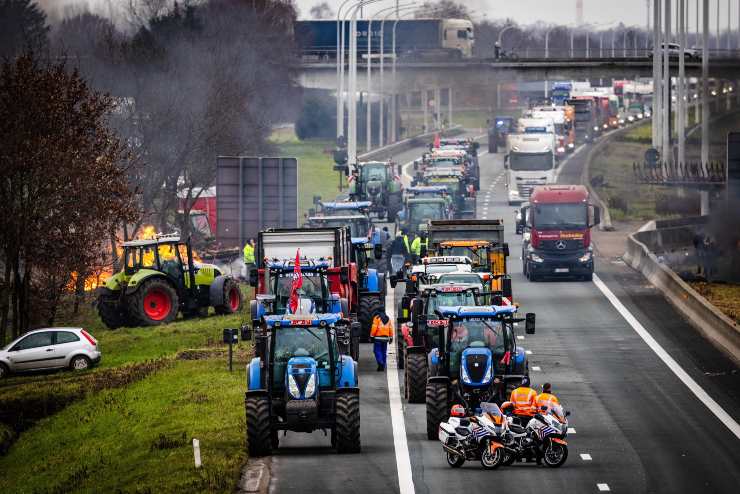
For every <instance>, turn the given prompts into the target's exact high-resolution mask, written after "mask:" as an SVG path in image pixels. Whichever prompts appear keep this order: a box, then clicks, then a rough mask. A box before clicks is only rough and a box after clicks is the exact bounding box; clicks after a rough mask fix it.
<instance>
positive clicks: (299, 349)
mask: <svg viewBox="0 0 740 494" xmlns="http://www.w3.org/2000/svg"><path fill="white" fill-rule="evenodd" d="M332 350H333V351H332V354H333V357H334V358H336V349H332ZM274 351H275V354H274V355H275V357H274V362H275V366H274V370H273V384H274V386H275V387H277V388H282V387H283V386H284V385H285V382H284V379H285V368H286V366H287V364H288V361H289V360H290V359H291V358H293V357H297V356H301V357H311V358H313V359H314V360H316V365H317V366H318V367H319V369H329V367H330V366H329V338H328V335H327V329H326V328H311V327H286V328H278V329H277V330H276V331H275V349H274Z"/></svg>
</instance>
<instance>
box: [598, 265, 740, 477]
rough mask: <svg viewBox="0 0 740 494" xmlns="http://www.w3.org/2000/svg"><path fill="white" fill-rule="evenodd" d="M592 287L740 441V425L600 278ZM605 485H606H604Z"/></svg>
mask: <svg viewBox="0 0 740 494" xmlns="http://www.w3.org/2000/svg"><path fill="white" fill-rule="evenodd" d="M594 285H596V287H597V288H598V289H599V290H601V293H603V294H604V296H605V297H606V298H607V299H608V300H609V302H611V304H612V305H613V306H614V308H615V309H617V311H618V312H619V313H620V314H621V315H622V317H623V318H624V319H625V320H626V321H627V322H628V323H629V325H630V326H632V329H634V330H635V332H636V333H637V334H638V335H639V336H640V338H642V339H643V341H644V342H645V343H646V344H647V346H649V347H650V349H651V350H652V351H653V352H655V354H656V355H657V356H658V357H659V358H660V360H662V361H663V363H664V364H666V365H667V366H668V368H669V369H670V370H671V371H672V372H673V373H674V374H675V375H676V377H678V378H679V379H680V380H681V382H683V383H684V384H685V385H686V387H687V388H689V390H690V391H691V392H692V393H694V395H695V396H696V397H697V398H698V399H699V401H701V402H702V403H703V404H704V406H706V407H707V408H708V409H709V411H710V412H712V413H713V414H714V416H715V417H717V418H718V419H719V421H720V422H722V423H723V424H725V426H726V427H727V428H728V429H730V432H732V433H733V434H735V437H737V438H738V439H740V424H738V423H737V422H736V421H735V419H733V418H732V417H731V416H730V414H729V413H727V412H726V411H725V410H724V409H723V408H722V407H721V406H720V405H719V403H717V402H716V401H714V399H713V398H712V397H711V396H709V394H708V393H707V392H706V391H704V388H702V387H701V386H699V384H697V382H696V381H694V379H693V378H692V377H691V376H689V375H688V373H687V372H686V371H685V370H683V368H682V367H681V366H680V365H679V364H678V362H676V361H675V360H674V359H673V357H671V356H670V355H669V354H668V352H666V351H665V350H664V349H663V347H662V346H660V344H659V343H658V342H657V341H655V338H653V337H652V336H651V335H650V333H648V331H647V330H646V329H645V327H644V326H643V325H642V324H640V322H639V321H638V320H637V319H636V318H635V316H633V315H632V313H631V312H630V311H629V310H627V308H626V307H625V306H624V305H623V304H622V302H620V301H619V299H618V298H617V296H616V295H614V293H613V292H612V291H611V290H610V289H609V287H608V286H606V284H605V283H604V282H603V281H601V278H599V277H598V276H596V274H594ZM605 485H606V484H605Z"/></svg>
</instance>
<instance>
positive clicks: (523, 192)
mask: <svg viewBox="0 0 740 494" xmlns="http://www.w3.org/2000/svg"><path fill="white" fill-rule="evenodd" d="M538 185H545V181H544V180H537V181H535V180H528V181H527V182H519V183H517V184H516V189H517V191H519V196H520V197H529V196H531V195H532V190H533V189H534V188H535V187H537V186H538Z"/></svg>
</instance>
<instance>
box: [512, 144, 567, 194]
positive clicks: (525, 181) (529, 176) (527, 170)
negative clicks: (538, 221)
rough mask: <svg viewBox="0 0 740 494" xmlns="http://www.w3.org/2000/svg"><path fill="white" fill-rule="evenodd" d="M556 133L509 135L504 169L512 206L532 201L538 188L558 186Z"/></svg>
mask: <svg viewBox="0 0 740 494" xmlns="http://www.w3.org/2000/svg"><path fill="white" fill-rule="evenodd" d="M554 142H555V134H552V133H543V134H509V136H508V138H507V143H506V151H507V152H506V156H505V157H504V167H505V168H506V174H505V175H504V177H505V180H506V188H507V191H508V200H509V204H510V205H514V204H521V203H523V202H526V201H528V200H529V196H530V195H531V194H532V189H534V188H535V187H536V186H537V185H545V184H551V183H555V180H556V178H557V173H556V172H557V170H556V166H557V162H556V159H555V150H554V149H553V145H554Z"/></svg>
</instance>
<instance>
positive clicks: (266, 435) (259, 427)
mask: <svg viewBox="0 0 740 494" xmlns="http://www.w3.org/2000/svg"><path fill="white" fill-rule="evenodd" d="M244 409H245V410H246V418H247V449H248V450H249V456H255V457H256V456H267V455H269V454H270V453H272V444H273V439H274V438H276V437H277V434H272V433H271V431H270V402H269V401H268V400H267V397H266V396H247V397H246V398H244Z"/></svg>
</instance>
